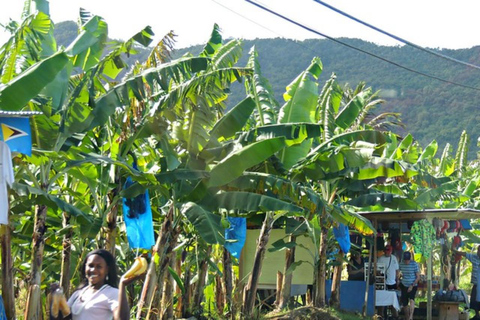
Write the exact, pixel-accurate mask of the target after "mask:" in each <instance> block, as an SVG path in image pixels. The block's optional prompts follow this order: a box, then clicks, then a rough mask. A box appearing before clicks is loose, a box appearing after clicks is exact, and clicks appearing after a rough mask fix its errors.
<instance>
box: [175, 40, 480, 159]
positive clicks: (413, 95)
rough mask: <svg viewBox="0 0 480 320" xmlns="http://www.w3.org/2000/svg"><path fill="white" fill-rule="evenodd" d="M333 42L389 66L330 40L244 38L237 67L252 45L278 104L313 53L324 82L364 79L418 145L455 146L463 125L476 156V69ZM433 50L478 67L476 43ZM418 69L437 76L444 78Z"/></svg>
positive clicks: (419, 54) (414, 52) (405, 50)
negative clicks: (332, 79) (250, 39)
mask: <svg viewBox="0 0 480 320" xmlns="http://www.w3.org/2000/svg"><path fill="white" fill-rule="evenodd" d="M338 40H340V41H342V42H344V43H346V44H348V45H350V46H352V47H355V48H358V49H360V50H363V51H366V52H369V53H371V54H373V55H376V56H378V57H381V58H383V59H385V60H388V61H391V62H392V63H394V64H392V63H388V62H386V61H384V60H381V59H379V58H376V57H373V56H371V55H369V54H366V53H363V52H360V51H358V50H355V49H352V48H349V47H347V46H344V45H342V44H338V43H335V42H333V41H331V40H306V41H292V40H286V39H257V40H253V41H244V56H243V59H242V61H240V63H239V65H245V63H246V60H247V57H248V51H249V50H250V48H251V47H252V46H255V48H256V49H257V51H258V53H259V60H260V65H261V68H262V72H263V74H264V75H265V76H266V77H267V78H268V79H269V80H270V82H271V85H272V88H273V90H274V92H275V96H276V98H277V100H278V101H279V103H280V104H283V102H284V100H283V98H282V95H283V93H284V92H285V87H286V86H287V85H288V84H289V83H290V82H291V81H292V80H293V79H294V77H295V76H296V75H298V74H299V73H300V72H301V71H303V70H304V69H305V68H306V67H307V66H308V65H309V63H310V61H311V60H312V58H313V57H314V56H318V57H320V59H321V60H322V62H323V66H324V71H323V74H322V77H323V80H324V81H325V80H327V79H328V78H329V77H330V76H331V74H332V73H333V72H334V73H335V74H336V75H337V81H338V82H339V83H340V84H342V85H345V84H349V85H350V86H351V87H355V86H356V85H357V84H358V83H359V82H361V81H364V82H366V84H367V86H370V87H372V88H373V90H374V91H380V96H381V97H382V98H383V99H385V101H386V102H385V103H384V104H383V105H382V106H381V111H382V112H387V111H388V112H398V113H401V115H402V116H401V118H402V121H403V123H404V124H405V125H406V132H410V133H412V135H413V136H414V137H415V138H416V139H417V140H419V141H420V142H421V144H422V145H424V146H425V145H426V144H428V143H430V142H431V141H432V140H434V139H435V140H436V141H437V142H438V143H439V146H440V148H441V149H443V147H444V146H445V144H446V143H447V142H448V143H450V144H452V145H453V146H456V145H457V143H458V140H459V138H460V134H461V132H462V131H463V130H464V129H465V130H467V133H468V134H469V136H470V137H471V140H472V141H471V143H470V152H469V157H470V158H474V157H476V154H475V153H476V151H477V146H476V141H477V138H478V136H479V133H478V130H477V128H476V126H477V124H478V123H479V122H480V108H479V104H480V70H479V69H476V68H472V67H467V66H464V65H462V64H459V63H455V62H452V61H449V60H446V59H442V58H440V57H437V56H434V55H432V54H429V53H427V52H423V51H421V50H418V49H415V48H412V47H409V46H397V47H389V46H378V45H376V44H373V43H369V42H365V41H362V40H358V39H338ZM200 49H201V48H199V47H197V48H195V47H192V48H187V49H182V50H179V53H183V52H185V51H192V52H196V51H195V50H200ZM435 50H436V51H437V52H439V53H441V54H442V55H446V56H449V57H453V58H455V59H457V60H461V61H465V62H468V63H470V64H473V65H479V66H480V47H473V48H470V49H463V50H440V49H435ZM395 64H396V65H395ZM397 65H401V66H404V67H405V68H401V67H399V66H397ZM479 68H480V67H479ZM406 69H410V70H414V71H417V72H418V73H414V72H413V71H409V70H406ZM419 73H421V74H425V75H430V76H432V77H436V78H440V79H443V80H445V82H444V81H441V80H437V79H432V78H429V77H427V76H425V75H421V74H419ZM324 81H322V82H320V83H323V82H324ZM448 82H455V83H459V84H462V85H464V86H468V87H474V88H478V90H474V89H469V88H464V87H461V86H458V85H454V84H451V83H448ZM236 99H239V97H235V91H234V93H233V94H232V100H236Z"/></svg>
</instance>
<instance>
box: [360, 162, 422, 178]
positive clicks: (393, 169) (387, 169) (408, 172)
mask: <svg viewBox="0 0 480 320" xmlns="http://www.w3.org/2000/svg"><path fill="white" fill-rule="evenodd" d="M417 174H418V171H417V169H416V168H415V166H413V165H411V164H409V163H407V162H404V161H397V160H392V159H385V158H378V157H374V158H372V159H371V160H370V161H369V162H368V163H367V164H366V165H365V166H364V167H362V168H361V169H360V170H359V172H358V174H357V175H356V178H357V179H359V180H367V179H373V178H377V177H397V176H405V177H406V178H411V177H413V176H415V175H417Z"/></svg>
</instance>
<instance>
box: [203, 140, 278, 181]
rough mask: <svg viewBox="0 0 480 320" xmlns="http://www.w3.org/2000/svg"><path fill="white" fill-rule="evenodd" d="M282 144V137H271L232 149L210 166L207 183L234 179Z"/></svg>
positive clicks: (276, 150)
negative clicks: (214, 164) (235, 149)
mask: <svg viewBox="0 0 480 320" xmlns="http://www.w3.org/2000/svg"><path fill="white" fill-rule="evenodd" d="M284 146H285V139H284V138H273V139H268V140H262V141H258V142H255V143H252V144H250V145H247V146H246V147H244V148H241V149H239V150H238V151H234V152H233V153H231V154H230V155H228V156H227V157H226V158H225V159H223V160H222V161H220V162H219V163H218V164H217V165H216V166H214V167H213V168H212V170H211V172H210V181H209V184H208V185H209V186H210V187H218V186H221V185H224V184H226V183H228V182H230V181H232V180H234V179H235V178H237V177H239V176H240V175H241V174H242V173H243V172H244V171H245V170H247V169H248V168H250V167H252V166H254V165H257V164H259V163H261V162H262V161H265V160H266V159H267V158H269V157H271V156H272V155H273V154H275V153H276V152H278V151H279V150H280V149H281V148H283V147H284Z"/></svg>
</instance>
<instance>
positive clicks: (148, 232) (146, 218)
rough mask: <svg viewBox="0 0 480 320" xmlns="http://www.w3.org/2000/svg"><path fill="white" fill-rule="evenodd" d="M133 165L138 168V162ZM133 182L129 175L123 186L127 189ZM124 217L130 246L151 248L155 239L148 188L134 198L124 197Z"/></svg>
mask: <svg viewBox="0 0 480 320" xmlns="http://www.w3.org/2000/svg"><path fill="white" fill-rule="evenodd" d="M133 167H134V168H135V169H137V165H136V162H134V163H133ZM132 184H133V181H132V179H131V178H130V177H128V178H127V181H126V182H125V185H124V187H123V188H124V189H127V188H128V187H130V186H131V185H132ZM123 218H124V220H125V225H126V227H127V238H128V243H129V245H130V247H131V248H142V249H147V250H150V249H151V248H152V246H153V245H154V244H155V239H154V234H153V221H152V209H151V207H150V197H149V195H148V190H147V191H146V192H145V193H142V194H139V195H137V196H135V197H133V198H123Z"/></svg>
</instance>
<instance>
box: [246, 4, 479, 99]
mask: <svg viewBox="0 0 480 320" xmlns="http://www.w3.org/2000/svg"><path fill="white" fill-rule="evenodd" d="M245 1H246V2H248V3H250V4H252V5H254V6H256V7H258V8H260V9H262V10H264V11H267V12H269V13H271V14H273V15H275V16H277V17H279V18H282V19H284V20H286V21H288V22H290V23H292V24H294V25H296V26H298V27H300V28H302V29H305V30H307V31H310V32H312V33H315V34H316V35H319V36H322V37H324V38H327V39H329V40H331V41H333V42H335V43H338V44H341V45H343V46H346V47H348V48H350V49H354V50H356V51H359V52H362V53H365V54H367V55H369V56H372V57H374V58H377V59H379V60H382V61H384V62H387V63H389V64H392V65H394V66H396V67H399V68H401V69H404V70H407V71H409V72H412V73H415V74H418V75H421V76H424V77H427V78H431V79H435V80H437V81H441V82H444V83H448V84H451V85H455V86H459V87H463V88H466V89H472V90H475V91H480V88H475V87H471V86H467V85H464V84H461V83H457V82H453V81H449V80H445V79H442V78H439V77H437V76H432V75H429V74H427V73H424V72H421V71H417V70H415V69H411V68H409V67H406V66H403V65H401V64H399V63H396V62H393V61H390V60H388V59H386V58H383V57H381V56H378V55H376V54H374V53H371V52H368V51H366V50H363V49H360V48H357V47H355V46H353V45H350V44H348V43H345V42H343V41H340V40H338V39H335V38H333V37H330V36H328V35H326V34H324V33H321V32H319V31H317V30H314V29H312V28H310V27H307V26H305V25H303V24H301V23H300V22H297V21H295V20H292V19H290V18H288V17H286V16H284V15H281V14H279V13H277V12H275V11H273V10H271V9H269V8H267V7H265V6H263V5H261V4H259V3H256V2H254V1H252V0H245ZM314 1H315V0H314Z"/></svg>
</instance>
